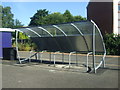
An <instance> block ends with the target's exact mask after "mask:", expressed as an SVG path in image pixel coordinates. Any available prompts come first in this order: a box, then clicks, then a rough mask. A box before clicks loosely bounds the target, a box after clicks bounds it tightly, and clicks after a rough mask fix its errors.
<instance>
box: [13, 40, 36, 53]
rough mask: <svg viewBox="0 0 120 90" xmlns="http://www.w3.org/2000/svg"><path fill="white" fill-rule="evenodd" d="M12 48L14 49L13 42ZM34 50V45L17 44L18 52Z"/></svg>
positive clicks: (29, 43) (28, 43) (26, 43)
mask: <svg viewBox="0 0 120 90" xmlns="http://www.w3.org/2000/svg"><path fill="white" fill-rule="evenodd" d="M12 46H13V47H16V44H15V42H14V43H13V44H12ZM31 49H32V50H36V49H37V46H36V44H35V43H31V42H24V43H22V42H19V43H18V50H19V51H30V50H31Z"/></svg>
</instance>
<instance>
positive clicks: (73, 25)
mask: <svg viewBox="0 0 120 90" xmlns="http://www.w3.org/2000/svg"><path fill="white" fill-rule="evenodd" d="M71 25H72V26H73V27H74V28H75V29H77V31H78V32H79V33H80V34H81V35H82V36H83V33H82V32H81V31H80V29H79V28H78V27H77V26H76V25H75V24H73V23H71Z"/></svg>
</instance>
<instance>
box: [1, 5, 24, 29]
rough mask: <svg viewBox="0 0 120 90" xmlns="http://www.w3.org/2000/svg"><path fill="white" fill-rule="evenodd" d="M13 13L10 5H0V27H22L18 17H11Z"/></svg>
mask: <svg viewBox="0 0 120 90" xmlns="http://www.w3.org/2000/svg"><path fill="white" fill-rule="evenodd" d="M13 17H14V14H12V12H11V8H10V7H3V6H0V20H1V21H0V27H3V28H18V27H22V26H23V24H21V22H20V21H19V20H18V19H15V20H14V19H13Z"/></svg>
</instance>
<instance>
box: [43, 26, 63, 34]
mask: <svg viewBox="0 0 120 90" xmlns="http://www.w3.org/2000/svg"><path fill="white" fill-rule="evenodd" d="M42 27H43V28H45V29H46V30H47V31H48V32H50V33H51V34H52V35H53V36H64V34H63V33H62V32H61V31H60V30H58V29H57V28H55V27H53V26H42Z"/></svg>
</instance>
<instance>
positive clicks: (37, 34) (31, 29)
mask: <svg viewBox="0 0 120 90" xmlns="http://www.w3.org/2000/svg"><path fill="white" fill-rule="evenodd" d="M26 29H27V30H29V31H31V32H33V33H35V34H37V36H39V37H42V36H41V35H40V34H38V33H37V32H35V31H34V30H32V29H30V28H26Z"/></svg>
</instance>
